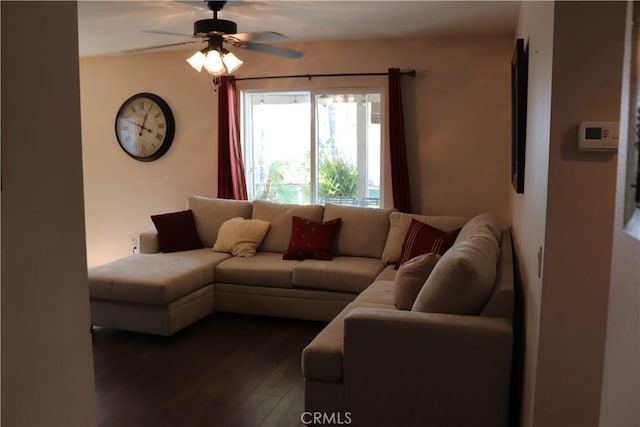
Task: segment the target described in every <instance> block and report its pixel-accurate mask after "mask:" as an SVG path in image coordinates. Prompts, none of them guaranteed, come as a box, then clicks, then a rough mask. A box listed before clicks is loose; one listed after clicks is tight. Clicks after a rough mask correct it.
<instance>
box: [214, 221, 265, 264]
mask: <svg viewBox="0 0 640 427" xmlns="http://www.w3.org/2000/svg"><path fill="white" fill-rule="evenodd" d="M268 230H269V223H268V222H267V221H262V220H259V219H244V218H240V217H238V218H231V219H229V220H227V221H225V222H224V223H223V224H222V225H221V226H220V229H219V230H218V238H217V240H216V243H215V245H213V249H212V250H213V251H215V252H229V253H231V255H233V256H239V257H251V256H254V255H255V254H256V248H257V247H258V245H260V243H261V242H262V239H264V236H266V234H267V231H268Z"/></svg>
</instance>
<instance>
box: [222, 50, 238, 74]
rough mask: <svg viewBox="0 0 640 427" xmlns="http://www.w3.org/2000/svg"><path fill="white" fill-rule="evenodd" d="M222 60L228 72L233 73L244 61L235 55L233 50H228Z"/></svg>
mask: <svg viewBox="0 0 640 427" xmlns="http://www.w3.org/2000/svg"><path fill="white" fill-rule="evenodd" d="M222 61H223V62H224V65H225V66H226V67H227V72H228V73H233V72H234V71H235V70H237V69H238V68H240V66H241V65H242V64H243V62H242V61H241V60H240V59H239V58H238V57H237V56H235V55H234V54H233V53H232V52H227V53H226V54H225V55H224V56H223V57H222Z"/></svg>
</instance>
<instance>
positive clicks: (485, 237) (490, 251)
mask: <svg viewBox="0 0 640 427" xmlns="http://www.w3.org/2000/svg"><path fill="white" fill-rule="evenodd" d="M493 226H495V227H498V230H499V226H497V220H495V217H494V216H493V215H492V214H481V215H478V216H477V217H474V218H472V219H471V220H469V221H468V222H467V223H466V224H465V225H464V227H462V230H460V233H459V234H458V238H457V240H456V243H455V244H454V245H453V246H452V247H451V248H450V249H449V250H448V251H447V252H445V254H444V255H443V256H442V258H440V260H439V261H438V263H437V264H436V266H435V267H434V269H433V272H432V273H431V275H430V276H429V278H428V279H427V281H426V282H425V284H424V286H423V287H422V289H421V290H420V293H419V294H418V297H417V298H416V300H415V302H414V304H413V307H412V308H411V309H412V310H413V311H422V312H429V313H448V314H463V315H478V314H480V312H481V311H482V309H483V308H484V307H485V305H486V304H487V301H489V299H490V297H491V295H492V293H493V288H494V284H495V282H496V268H497V265H498V256H499V253H500V247H499V244H498V241H497V239H496V237H495V236H494V233H493V230H492V227H493ZM460 236H462V237H460ZM499 237H500V238H501V233H500V235H499Z"/></svg>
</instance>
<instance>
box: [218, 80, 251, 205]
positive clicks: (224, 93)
mask: <svg viewBox="0 0 640 427" xmlns="http://www.w3.org/2000/svg"><path fill="white" fill-rule="evenodd" d="M218 197H220V198H223V199H236V200H247V183H246V181H245V177H244V165H243V163H242V148H241V146H240V117H239V112H238V101H237V91H236V80H235V78H234V77H233V76H221V77H220V87H219V89H218Z"/></svg>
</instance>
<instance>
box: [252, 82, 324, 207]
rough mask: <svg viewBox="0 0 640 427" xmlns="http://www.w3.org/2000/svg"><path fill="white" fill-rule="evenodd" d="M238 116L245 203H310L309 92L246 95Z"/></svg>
mask: <svg viewBox="0 0 640 427" xmlns="http://www.w3.org/2000/svg"><path fill="white" fill-rule="evenodd" d="M243 113H244V115H243V119H244V120H243V122H244V135H243V136H244V142H245V147H244V148H245V168H246V173H247V190H248V192H249V199H250V200H254V199H262V200H271V201H275V202H282V203H301V204H305V203H310V202H311V186H310V178H311V172H310V171H311V167H310V165H311V160H310V147H311V144H310V135H311V133H310V128H311V105H310V95H309V93H308V92H269V93H245V94H244V99H243Z"/></svg>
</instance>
